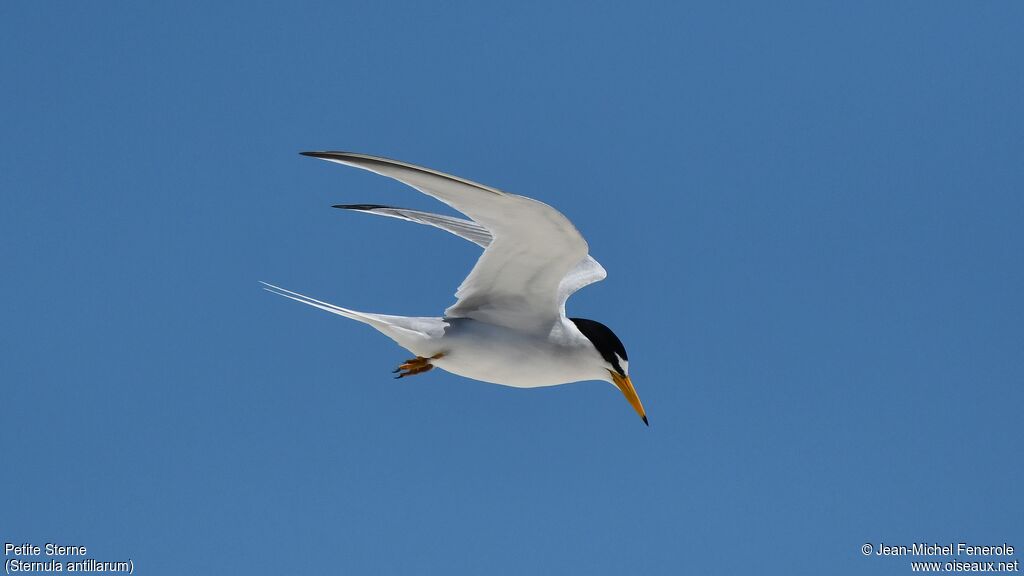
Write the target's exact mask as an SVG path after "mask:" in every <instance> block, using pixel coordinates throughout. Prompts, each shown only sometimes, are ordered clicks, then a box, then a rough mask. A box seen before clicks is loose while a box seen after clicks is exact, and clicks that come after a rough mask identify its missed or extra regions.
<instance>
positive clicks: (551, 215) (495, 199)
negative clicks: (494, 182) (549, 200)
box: [304, 152, 607, 332]
mask: <svg viewBox="0 0 1024 576" xmlns="http://www.w3.org/2000/svg"><path fill="white" fill-rule="evenodd" d="M304 154H305V155H307V156H313V157H316V158H321V159H324V160H328V161H331V162H337V163H339V164H345V165H349V166H354V167H356V168H362V169H364V170H369V171H371V172H375V173H377V174H381V175H382V176H387V177H390V178H394V179H395V180H398V181H400V182H403V183H405V184H408V185H409V186H412V187H413V188H416V189H417V190H419V191H420V192H423V193H424V194H427V195H428V196H432V197H434V198H437V199H438V200H440V201H442V202H444V203H445V204H448V205H449V206H451V207H452V208H454V209H456V210H458V211H459V212H462V213H463V214H465V215H467V216H469V217H470V218H471V219H472V222H470V221H466V220H461V219H458V218H451V217H448V216H441V215H437V214H429V213H426V212H418V211H414V210H404V209H398V208H387V207H375V209H364V211H368V212H374V213H378V214H381V215H384V216H390V217H395V218H401V219H404V220H410V221H413V222H420V223H422V224H428V225H431V226H436V227H438V228H441V229H443V230H446V231H448V232H451V233H453V234H455V235H457V236H460V237H462V238H466V239H467V240H470V241H472V242H475V243H476V244H478V245H480V246H484V247H485V250H484V253H483V255H481V256H480V259H479V260H477V263H476V265H475V266H474V267H473V270H472V271H471V272H470V273H469V276H467V277H466V279H465V280H464V281H463V282H462V285H461V286H459V289H458V290H457V291H456V293H455V296H456V298H457V301H456V303H455V304H454V305H452V306H451V307H449V308H448V309H447V310H446V311H445V316H446V317H449V318H473V319H475V320H479V321H482V322H488V323H491V324H498V325H502V326H508V327H512V328H516V329H520V330H534V331H541V332H543V331H547V330H549V329H550V328H551V326H552V325H553V323H554V322H555V321H557V320H558V318H559V317H560V316H564V314H565V301H566V299H567V298H568V297H569V296H570V295H571V294H572V293H573V292H575V291H576V290H579V289H580V288H582V287H583V286H586V285H588V284H591V283H593V282H596V281H598V280H601V279H603V278H604V277H605V276H606V275H607V273H606V272H605V270H604V268H602V267H601V265H600V264H598V263H597V261H596V260H594V259H593V258H590V257H589V256H588V255H587V251H588V246H587V242H586V241H585V240H584V239H583V237H582V236H581V235H580V233H579V231H577V230H576V228H575V226H573V225H572V222H570V221H569V219H568V218H566V217H565V216H563V215H562V214H561V213H560V212H558V211H557V210H555V209H554V208H552V207H551V206H548V205H547V204H544V203H543V202H539V201H537V200H533V199H531V198H526V197H525V196H518V195H515V194H508V193H505V192H501V191H500V190H497V189H495V188H491V187H489V186H483V185H481V184H477V183H475V182H471V181H469V180H465V179H463V178H458V177H456V176H450V175H448V174H444V173H442V172H437V171H435V170H431V169H428V168H422V167H419V166H414V165H412V164H406V163H404V162H397V161H394V160H388V159H386V158H378V157H374V156H366V155H363V154H352V153H347V152H305V153H304ZM353 208H354V209H358V208H355V207H353ZM481 232H487V233H489V239H488V241H487V243H486V244H485V243H484V236H483V235H482V234H481Z"/></svg>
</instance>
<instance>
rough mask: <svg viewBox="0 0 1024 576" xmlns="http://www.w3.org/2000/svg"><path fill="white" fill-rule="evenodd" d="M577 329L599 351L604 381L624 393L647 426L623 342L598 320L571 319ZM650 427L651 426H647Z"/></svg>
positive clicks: (645, 414) (645, 415)
mask: <svg viewBox="0 0 1024 576" xmlns="http://www.w3.org/2000/svg"><path fill="white" fill-rule="evenodd" d="M569 320H572V322H573V324H575V325H576V328H577V329H578V330H579V331H580V332H581V333H583V335H584V336H586V337H587V340H590V343H591V344H592V345H593V346H594V349H596V350H597V353H598V354H600V356H601V361H602V362H603V365H602V368H603V371H602V373H603V374H604V380H606V381H608V382H611V383H612V384H614V385H615V387H616V388H618V389H619V390H620V391H622V395H623V396H625V397H626V400H629V403H630V405H632V406H633V409H634V410H636V413H637V414H639V415H640V417H641V418H643V420H644V424H647V413H646V412H644V405H643V404H641V403H640V397H639V396H637V395H636V389H634V388H633V382H632V381H630V379H629V359H628V358H627V357H626V347H625V346H623V345H622V341H621V340H619V337H618V336H616V335H615V332H612V331H611V328H608V327H607V326H605V325H604V324H601V323H600V322H597V321H596V320H587V319H586V318H570V319H569ZM647 425H648V426H650V424H647Z"/></svg>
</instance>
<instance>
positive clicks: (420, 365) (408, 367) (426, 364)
mask: <svg viewBox="0 0 1024 576" xmlns="http://www.w3.org/2000/svg"><path fill="white" fill-rule="evenodd" d="M442 356H444V354H443V353H441V354H434V355H433V356H431V357H430V358H424V357H423V356H417V357H415V358H413V359H411V360H406V361H405V362H403V363H401V364H399V366H398V368H395V369H394V370H392V371H391V372H392V374H398V376H395V380H398V379H400V378H405V377H406V376H415V375H417V374H423V373H424V372H429V371H430V370H431V369H433V368H434V365H433V364H431V363H430V361H431V360H437V359H438V358H440V357H442Z"/></svg>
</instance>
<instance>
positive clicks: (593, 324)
mask: <svg viewBox="0 0 1024 576" xmlns="http://www.w3.org/2000/svg"><path fill="white" fill-rule="evenodd" d="M569 320H572V322H573V324H575V325H576V328H578V329H579V331H580V332H582V333H583V335H584V336H586V337H587V339H588V340H590V342H591V343H592V344H593V345H594V348H597V351H598V352H599V353H600V354H601V357H602V358H604V359H605V360H606V361H607V362H608V363H609V364H611V365H612V366H614V367H615V370H617V371H618V372H619V374H622V375H623V376H625V374H626V372H625V371H624V370H623V369H622V366H620V365H619V358H622V359H623V360H629V357H628V356H626V347H625V346H623V345H622V341H621V340H619V337H618V336H616V335H615V332H612V330H611V328H609V327H607V326H605V325H604V324H601V323H600V322H598V321H596V320H587V319H586V318H569Z"/></svg>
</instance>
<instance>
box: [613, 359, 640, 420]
mask: <svg viewBox="0 0 1024 576" xmlns="http://www.w3.org/2000/svg"><path fill="white" fill-rule="evenodd" d="M608 372H609V373H610V374H611V375H612V381H614V382H615V387H616V388H618V389H619V390H621V391H622V395H623V396H625V397H626V400H629V404H630V405H631V406H632V407H633V410H636V413H637V414H639V415H640V417H641V418H643V420H644V424H647V425H648V426H650V424H648V423H647V413H646V412H644V405H643V404H641V403H640V397H639V396H637V395H636V389H635V388H633V382H632V381H630V379H629V376H621V375H619V374H618V373H617V372H612V371H611V370H609V371H608Z"/></svg>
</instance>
